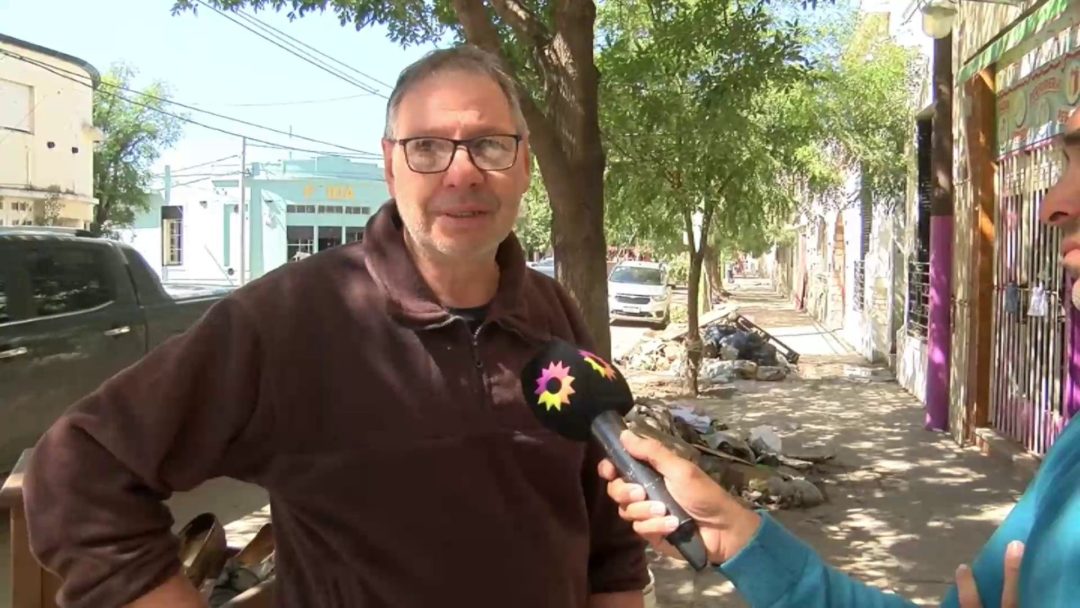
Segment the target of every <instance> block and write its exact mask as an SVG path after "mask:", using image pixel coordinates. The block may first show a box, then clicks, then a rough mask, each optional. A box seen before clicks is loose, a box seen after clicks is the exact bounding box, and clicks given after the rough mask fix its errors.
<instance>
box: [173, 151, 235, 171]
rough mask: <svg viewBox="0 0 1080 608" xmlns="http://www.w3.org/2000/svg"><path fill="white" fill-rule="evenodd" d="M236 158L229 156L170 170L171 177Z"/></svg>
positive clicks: (233, 155) (232, 155)
mask: <svg viewBox="0 0 1080 608" xmlns="http://www.w3.org/2000/svg"><path fill="white" fill-rule="evenodd" d="M237 156H238V155H236V154H230V155H229V156H223V157H221V158H218V159H215V160H208V161H206V162H205V163H199V164H197V165H191V166H188V167H181V168H179V169H171V171H172V174H173V175H176V174H177V173H180V172H181V171H187V170H188V169H198V168H199V167H205V166H206V165H212V164H214V163H220V162H221V161H223V160H229V159H230V158H236V157H237Z"/></svg>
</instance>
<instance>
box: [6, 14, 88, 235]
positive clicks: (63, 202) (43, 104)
mask: <svg viewBox="0 0 1080 608" xmlns="http://www.w3.org/2000/svg"><path fill="white" fill-rule="evenodd" d="M100 80H101V76H100V74H99V73H98V71H97V69H95V68H94V66H92V65H90V64H89V63H87V62H86V61H83V60H82V59H79V58H78V57H72V56H71V55H67V54H65V53H62V52H60V51H55V50H53V49H48V48H45V47H42V46H39V45H36V44H33V43H30V42H26V41H23V40H19V39H17V38H12V37H10V36H5V35H3V34H0V225H3V226H15V225H32V224H44V223H49V224H53V225H57V226H66V227H72V228H88V227H89V226H90V223H91V221H92V220H93V213H94V205H95V204H96V202H97V201H96V199H95V198H94V145H95V144H96V143H98V142H100V141H101V140H102V139H103V136H102V133H101V131H100V130H99V129H97V128H95V127H94V124H93V93H94V88H96V87H97V85H98V83H99V82H100Z"/></svg>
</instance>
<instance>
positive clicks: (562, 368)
mask: <svg viewBox="0 0 1080 608" xmlns="http://www.w3.org/2000/svg"><path fill="white" fill-rule="evenodd" d="M552 380H557V381H558V383H559V390H558V391H556V392H551V389H550V388H548V387H549V385H550V384H551V381H552ZM573 382H574V377H573V376H571V375H570V368H569V367H568V366H566V365H564V364H563V363H562V362H561V361H560V362H558V363H555V362H552V363H551V364H550V365H548V366H547V369H545V370H543V371H541V372H540V377H539V378H538V379H537V380H536V394H537V395H540V398H539V399H537V401H536V402H537V403H539V404H540V405H543V406H545V407H546V408H547V409H548V411H551V409H552V408H554V409H557V410H559V411H560V412H561V411H562V406H564V405H570V395H573V394H574V388H573V387H572V386H570V384H571V383H573Z"/></svg>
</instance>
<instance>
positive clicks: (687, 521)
mask: <svg viewBox="0 0 1080 608" xmlns="http://www.w3.org/2000/svg"><path fill="white" fill-rule="evenodd" d="M625 429H626V422H625V421H624V420H623V418H622V416H620V415H619V413H618V412H616V411H614V410H605V411H604V412H603V413H601V414H600V415H599V416H597V417H596V418H594V419H593V422H592V435H593V437H595V438H596V440H597V441H599V442H600V445H601V446H603V448H604V452H606V453H607V456H608V458H609V459H610V460H611V462H612V463H613V464H614V465H615V468H616V469H617V470H618V471H619V475H621V476H622V478H623V479H625V480H626V481H629V482H630V483H635V484H638V485H640V486H642V487H643V488H645V493H646V494H647V495H648V497H649V500H655V501H658V502H662V503H664V505H665V506H666V507H667V510H668V513H670V514H671V515H674V516H675V517H676V518H678V520H679V527H678V528H676V529H675V531H674V532H672V533H671V534H668V535H667V536H666V537H665V540H667V541H668V542H669V543H670V544H671V545H672V546H673V547H675V548H676V549H678V551H679V553H681V554H682V556H683V557H685V558H686V561H687V562H688V563H689V564H690V565H691V566H693V568H694V569H695V570H703V569H704V568H705V567H706V566H708V565H709V556H708V552H707V551H706V550H705V541H704V540H702V538H701V533H700V532H699V531H698V527H697V522H695V521H694V519H693V518H692V517H690V516H689V515H688V514H687V513H686V510H685V509H683V508H682V506H681V505H680V504H679V503H677V502H675V499H674V498H672V497H671V494H670V493H669V492H668V489H667V486H666V485H664V478H663V477H661V476H660V474H659V473H657V472H656V470H655V469H653V468H652V467H651V466H649V465H648V464H646V463H644V462H641V461H640V460H638V459H636V458H634V457H633V456H631V455H630V453H629V452H627V451H626V448H625V447H624V446H623V444H622V441H620V440H619V434H620V433H622V432H623V430H625Z"/></svg>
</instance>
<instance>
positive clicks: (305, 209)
mask: <svg viewBox="0 0 1080 608" xmlns="http://www.w3.org/2000/svg"><path fill="white" fill-rule="evenodd" d="M285 211H287V212H289V213H315V205H286V206H285Z"/></svg>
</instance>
